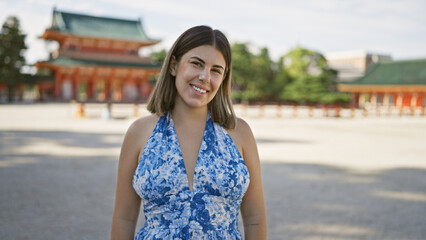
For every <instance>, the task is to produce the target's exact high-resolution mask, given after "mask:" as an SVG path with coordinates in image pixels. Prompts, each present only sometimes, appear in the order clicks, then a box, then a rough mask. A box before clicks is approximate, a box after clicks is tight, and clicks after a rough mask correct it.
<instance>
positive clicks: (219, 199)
mask: <svg viewBox="0 0 426 240" xmlns="http://www.w3.org/2000/svg"><path fill="white" fill-rule="evenodd" d="M249 182H250V177H249V172H248V169H247V167H246V165H245V163H244V160H243V158H242V157H241V155H240V153H239V151H238V149H237V147H236V146H235V144H234V142H233V141H232V139H231V137H230V136H229V134H228V133H227V132H226V130H225V129H224V128H223V127H222V126H221V125H219V124H217V123H214V122H213V121H212V120H211V118H210V114H209V116H208V118H207V122H206V128H205V131H204V136H203V141H202V144H201V147H200V151H199V154H198V159H197V162H196V166H195V172H194V183H193V190H192V191H190V188H189V183H188V178H187V174H186V169H185V165H184V162H183V158H182V153H181V150H180V146H179V142H178V139H177V135H176V130H175V127H174V124H173V119H172V116H171V114H170V113H166V114H165V115H164V116H162V117H160V119H159V120H158V122H157V125H156V126H155V128H154V131H153V132H152V134H151V136H150V138H149V140H148V142H147V144H146V146H145V148H144V150H143V152H142V156H141V159H140V161H139V165H138V166H137V168H136V171H135V174H134V176H133V188H134V189H135V191H136V193H137V194H138V195H139V196H140V197H141V198H142V200H143V206H144V213H145V225H144V226H143V227H142V228H141V230H140V231H139V232H138V234H137V235H136V237H135V239H136V240H142V239H242V238H241V234H240V232H239V230H238V214H239V207H240V204H241V202H242V198H243V196H244V193H245V192H246V190H247V188H248V185H249Z"/></svg>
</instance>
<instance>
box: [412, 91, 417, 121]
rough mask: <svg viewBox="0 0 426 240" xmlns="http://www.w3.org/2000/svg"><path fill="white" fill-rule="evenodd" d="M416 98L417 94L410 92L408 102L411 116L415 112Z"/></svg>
mask: <svg viewBox="0 0 426 240" xmlns="http://www.w3.org/2000/svg"><path fill="white" fill-rule="evenodd" d="M417 98H418V94H417V93H412V94H411V103H410V113H411V116H414V115H415V113H416V107H417Z"/></svg>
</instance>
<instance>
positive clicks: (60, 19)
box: [51, 9, 159, 42]
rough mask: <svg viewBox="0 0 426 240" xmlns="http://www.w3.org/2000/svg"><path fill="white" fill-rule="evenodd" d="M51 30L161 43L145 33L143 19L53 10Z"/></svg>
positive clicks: (83, 35) (86, 35)
mask: <svg viewBox="0 0 426 240" xmlns="http://www.w3.org/2000/svg"><path fill="white" fill-rule="evenodd" d="M51 30H54V31H58V32H61V33H65V34H71V35H76V36H82V37H93V38H103V39H116V40H127V41H138V42H159V40H156V39H152V38H150V37H149V36H148V35H147V34H146V33H145V31H144V29H143V27H142V23H141V19H138V20H126V19H118V18H110V17H97V16H91V15H83V14H77V13H70V12H63V11H57V10H56V9H54V10H53V19H52V26H51Z"/></svg>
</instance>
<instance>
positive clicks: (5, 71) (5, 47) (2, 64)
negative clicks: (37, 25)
mask: <svg viewBox="0 0 426 240" xmlns="http://www.w3.org/2000/svg"><path fill="white" fill-rule="evenodd" d="M25 37H26V34H23V33H22V31H21V30H20V23H19V20H18V18H16V17H14V16H10V17H8V18H7V19H6V21H5V22H4V24H3V26H2V29H1V31H0V83H5V84H6V85H7V87H8V101H9V102H10V101H12V99H13V95H14V93H15V91H16V89H17V88H18V85H19V83H21V82H22V81H23V80H24V76H23V74H21V67H22V66H24V65H25V57H24V56H23V54H24V50H25V49H27V46H26V45H25Z"/></svg>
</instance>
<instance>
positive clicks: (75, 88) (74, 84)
mask: <svg viewBox="0 0 426 240" xmlns="http://www.w3.org/2000/svg"><path fill="white" fill-rule="evenodd" d="M73 76H74V78H73V79H72V98H73V99H75V100H78V95H79V94H78V93H79V90H80V70H79V69H76V71H75V73H74V75H73Z"/></svg>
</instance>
